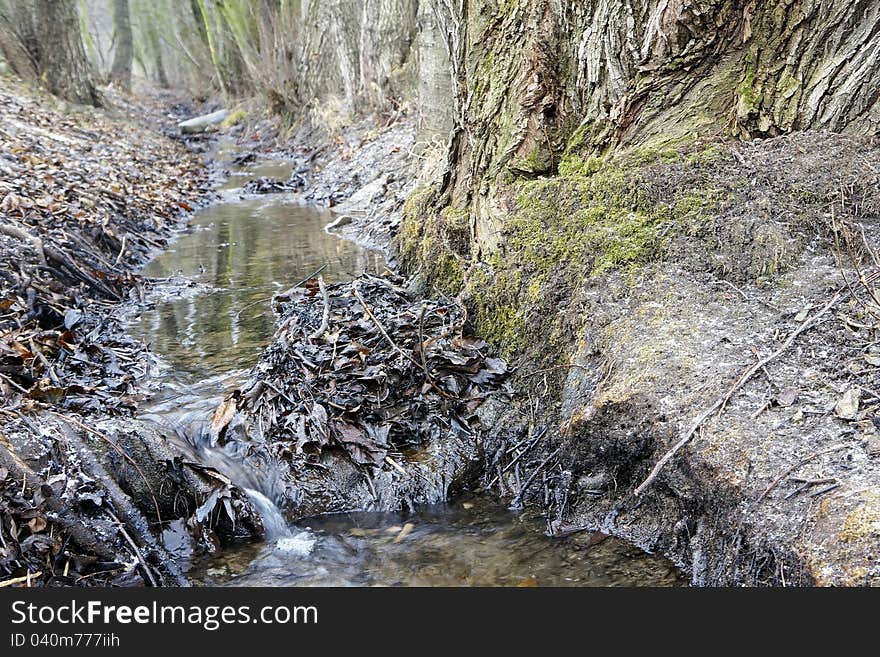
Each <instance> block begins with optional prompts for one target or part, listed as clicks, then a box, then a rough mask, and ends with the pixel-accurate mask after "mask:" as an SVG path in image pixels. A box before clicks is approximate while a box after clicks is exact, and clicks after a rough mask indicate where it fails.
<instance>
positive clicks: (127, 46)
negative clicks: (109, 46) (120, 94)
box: [110, 0, 134, 92]
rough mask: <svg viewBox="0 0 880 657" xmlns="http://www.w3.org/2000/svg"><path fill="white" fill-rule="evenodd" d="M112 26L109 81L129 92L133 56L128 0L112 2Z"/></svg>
mask: <svg viewBox="0 0 880 657" xmlns="http://www.w3.org/2000/svg"><path fill="white" fill-rule="evenodd" d="M113 26H114V30H115V32H116V52H115V53H114V55H113V66H112V67H111V69H110V80H111V81H112V82H113V84H114V85H116V86H117V87H119V88H120V89H122V90H123V91H125V92H130V91H131V62H132V58H133V55H134V48H133V44H132V35H131V14H130V12H129V7H128V0H114V2H113Z"/></svg>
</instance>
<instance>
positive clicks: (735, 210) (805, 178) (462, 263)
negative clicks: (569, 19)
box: [400, 133, 880, 585]
mask: <svg viewBox="0 0 880 657" xmlns="http://www.w3.org/2000/svg"><path fill="white" fill-rule="evenodd" d="M878 172H880V150H878V147H877V145H876V143H874V142H873V141H872V140H870V139H865V138H859V137H846V136H842V135H834V134H828V133H801V134H794V135H790V136H784V137H778V138H775V139H769V140H763V141H755V142H749V143H742V144H736V145H727V144H723V143H712V142H708V143H707V142H703V143H691V144H688V143H683V144H678V145H670V147H668V148H663V149H648V148H631V149H624V150H622V151H621V152H620V153H618V154H616V155H610V156H607V157H584V158H581V157H580V156H579V146H578V138H577V136H575V137H573V138H572V141H571V143H570V144H569V148H568V149H567V151H566V155H565V156H564V157H563V159H562V161H561V162H560V164H559V165H558V171H556V172H555V173H549V174H547V175H545V176H538V177H531V176H515V175H511V174H510V173H508V174H506V175H499V177H498V178H497V179H496V180H494V181H493V182H491V183H489V184H487V185H486V186H485V187H484V189H483V190H482V192H481V193H480V194H478V195H477V196H476V197H475V199H474V201H473V203H472V204H471V205H470V206H469V207H465V208H456V207H454V206H447V207H445V208H443V204H444V199H442V198H440V197H438V196H436V194H437V192H436V189H437V188H436V187H434V188H432V187H430V186H426V187H424V188H423V189H422V191H421V192H419V193H417V194H416V195H414V197H413V200H412V201H411V202H410V204H409V209H408V215H407V217H406V220H405V222H404V227H403V232H402V234H401V238H400V245H401V248H402V253H403V256H404V262H405V264H406V265H407V266H408V267H409V269H410V270H411V271H419V272H420V273H421V275H422V276H423V277H424V279H425V280H426V281H427V282H428V283H429V284H431V285H434V286H437V287H440V288H441V289H444V290H446V291H447V292H449V293H450V294H453V293H456V292H458V293H459V294H460V297H461V298H462V299H463V300H464V301H465V303H466V305H468V307H469V308H471V309H472V311H473V316H474V318H475V323H476V326H477V328H478V330H479V331H480V332H481V334H482V335H484V336H486V337H487V339H488V340H489V341H490V342H492V343H494V344H497V345H500V346H501V347H502V349H503V350H504V351H505V353H506V354H507V355H509V356H515V357H518V360H517V362H518V364H519V365H520V367H519V372H518V374H517V375H516V376H515V377H514V382H513V385H514V387H515V388H516V389H517V390H519V391H520V392H521V397H520V399H519V401H518V403H516V404H514V406H513V408H512V409H501V411H500V416H499V417H496V418H494V419H493V420H492V421H491V424H492V426H494V427H495V431H496V435H497V440H498V442H497V445H498V449H499V450H500V451H498V452H496V454H499V453H500V454H502V456H500V457H498V458H491V459H489V463H488V465H489V466H490V471H491V468H496V467H498V466H501V471H500V472H499V475H498V477H497V478H496V479H497V481H496V484H497V487H498V490H499V492H500V493H501V494H502V495H504V496H506V497H511V498H516V497H518V496H519V495H520V493H519V492H518V489H517V484H516V482H515V481H514V480H513V478H512V477H511V475H510V473H509V472H507V473H505V472H504V466H505V464H507V463H508V462H509V457H508V456H505V455H503V454H504V452H503V448H504V446H505V445H510V444H512V443H513V442H516V441H521V440H531V441H532V443H534V444H535V445H536V447H535V449H534V450H533V452H532V453H531V454H530V455H529V456H528V457H525V458H521V459H520V460H519V464H520V465H521V467H522V468H523V470H524V472H525V473H526V474H525V475H524V476H527V477H535V478H536V481H537V482H539V484H540V485H538V486H534V485H533V487H532V490H530V491H528V493H527V497H528V498H529V499H532V500H534V501H535V502H536V503H539V504H542V505H543V506H544V507H545V509H546V510H547V513H548V514H549V520H550V522H551V524H552V526H553V527H554V528H555V530H556V531H559V532H566V531H570V530H572V529H577V528H580V527H589V528H593V529H602V530H603V531H607V532H610V533H614V534H616V535H620V536H623V537H626V538H629V539H630V540H633V541H635V542H636V543H637V544H639V545H641V546H643V547H645V548H647V549H649V550H655V551H659V552H662V553H664V554H667V555H669V556H670V557H672V558H673V559H674V560H675V561H676V562H677V563H679V564H680V565H682V566H683V567H684V568H685V569H687V570H688V572H689V573H690V574H691V576H692V578H693V581H694V583H697V584H708V585H714V584H775V585H782V584H786V585H792V584H834V585H862V584H872V583H873V584H876V583H877V582H878V577H880V563H878V559H877V550H876V546H877V539H878V537H880V523H878V518H880V516H878V506H877V505H878V491H880V466H878V449H877V440H878V439H877V433H876V431H877V429H876V420H877V414H876V413H877V409H878V401H880V399H878V397H877V393H876V389H877V385H876V372H877V369H876V364H875V363H877V362H880V361H878V359H877V354H876V351H877V343H876V339H877V337H876V331H877V324H876V322H877V318H878V312H880V309H878V306H877V301H876V291H875V285H876V283H875V281H876V277H877V274H876V271H877V267H878V260H877V255H876V254H877V244H878V233H877V231H878V223H877V222H878V217H880V178H878ZM432 195H433V196H432ZM445 200H446V201H448V197H447V199H445ZM438 207H439V208H442V210H441V211H439V212H438ZM530 436H531V437H532V438H531V439H530V438H529V437H530ZM527 444H531V443H527ZM660 463H662V465H661V466H660V467H659V469H657V470H656V472H654V470H655V467H656V466H657V464H660ZM637 489H638V491H639V493H638V494H637V493H636V490H637Z"/></svg>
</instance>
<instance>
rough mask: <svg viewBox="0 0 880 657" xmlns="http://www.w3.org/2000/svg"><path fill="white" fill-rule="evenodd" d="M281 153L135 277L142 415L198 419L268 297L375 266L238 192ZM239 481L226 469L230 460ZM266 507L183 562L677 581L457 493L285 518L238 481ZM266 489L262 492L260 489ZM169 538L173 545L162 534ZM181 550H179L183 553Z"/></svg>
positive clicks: (252, 357) (255, 330)
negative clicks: (233, 535) (229, 538)
mask: <svg viewBox="0 0 880 657" xmlns="http://www.w3.org/2000/svg"><path fill="white" fill-rule="evenodd" d="M289 175H290V165H289V164H287V163H284V162H279V161H272V160H267V161H262V162H257V163H255V164H253V165H251V166H248V167H240V168H238V169H235V170H233V171H232V172H231V174H230V176H229V179H228V180H227V181H226V182H225V183H224V184H223V185H222V186H221V188H220V190H221V193H222V197H221V200H220V201H219V202H217V203H215V204H213V205H211V206H209V207H207V208H204V209H202V210H200V211H198V212H197V213H196V214H195V216H194V217H193V219H192V221H191V223H190V226H189V228H188V230H187V231H186V232H184V233H183V234H181V235H180V237H179V238H178V239H177V240H176V241H175V242H174V243H173V244H172V245H171V246H170V248H169V249H168V250H167V251H165V252H163V253H161V254H160V255H159V256H158V257H156V258H155V259H154V260H153V261H152V262H151V263H150V264H148V265H147V267H146V268H145V270H144V272H143V273H144V275H146V276H149V277H155V278H156V279H160V280H166V281H169V286H168V289H164V288H163V286H162V285H161V284H160V285H159V286H158V287H157V289H156V290H155V291H154V292H152V293H150V298H149V301H151V305H150V307H149V308H148V309H146V310H144V311H143V312H141V313H140V314H139V315H138V316H137V317H135V318H133V319H132V320H131V322H130V324H129V330H130V332H131V334H132V335H134V336H135V337H137V338H139V339H142V340H144V341H145V342H146V343H148V344H149V345H150V347H151V349H152V352H153V353H154V355H155V357H156V360H157V365H156V367H155V368H154V372H153V377H152V378H151V380H150V381H149V383H148V388H149V389H150V390H151V392H152V393H153V394H152V396H151V398H150V399H149V400H147V401H144V402H142V403H141V408H140V414H141V417H143V418H144V419H150V420H154V421H159V422H164V423H166V424H173V425H178V426H179V425H180V424H185V423H188V422H201V421H205V420H207V419H208V418H209V417H210V415H211V413H212V412H213V410H214V409H215V408H216V406H217V404H218V403H220V402H221V401H222V400H223V398H224V396H225V394H227V393H228V392H229V391H230V390H232V389H234V388H236V387H238V386H239V385H241V384H242V383H243V382H244V381H245V380H246V378H247V375H248V372H249V370H250V368H251V367H252V366H253V364H254V363H255V362H256V361H257V359H258V357H259V355H260V353H261V352H262V350H263V349H264V348H265V346H266V345H267V344H268V343H269V341H270V340H271V338H272V335H273V333H274V331H275V320H276V318H275V315H274V314H273V312H272V310H271V308H270V304H269V300H270V298H271V296H272V295H273V294H275V293H278V292H281V291H283V290H285V289H288V288H289V287H290V286H291V285H293V284H295V283H297V282H298V281H300V280H302V279H303V278H305V277H307V276H309V275H310V274H312V273H313V272H314V271H315V270H317V269H318V268H320V267H322V266H323V267H324V269H323V271H322V274H323V276H324V278H325V280H326V281H327V282H328V283H333V282H337V281H343V280H348V279H350V278H352V277H354V276H356V275H358V274H360V273H361V272H363V271H365V270H366V271H370V272H379V271H381V270H382V269H383V267H384V265H385V261H384V258H383V256H382V254H380V253H378V252H375V251H369V250H366V249H363V248H361V247H359V246H358V245H356V244H354V243H353V242H350V241H346V240H343V239H341V238H339V237H337V236H336V235H333V234H330V233H328V232H326V231H325V230H324V226H325V225H327V224H328V223H330V222H331V221H332V219H333V217H332V215H331V214H330V213H329V212H327V211H324V210H320V209H317V208H313V207H307V206H303V205H299V204H296V203H295V202H294V199H293V197H292V196H291V195H288V194H272V195H266V196H259V197H253V196H249V197H244V198H241V197H240V195H239V193H238V192H237V188H238V187H240V186H241V185H243V184H244V183H245V182H247V181H248V180H252V179H255V178H258V177H260V176H271V177H277V178H281V179H287V177H288V176H289ZM227 473H228V474H230V476H232V477H233V479H234V480H235V479H236V473H235V472H227ZM237 483H239V484H240V485H242V486H243V487H245V488H250V489H251V490H249V491H248V492H249V495H250V496H251V499H252V500H253V502H254V504H255V506H256V507H257V508H258V510H259V511H260V512H261V515H262V516H263V518H264V524H265V525H266V527H267V538H266V541H265V542H264V543H258V544H242V545H238V546H232V547H231V548H227V549H225V550H224V551H222V552H221V553H219V554H216V555H213V556H210V557H204V558H201V559H198V560H196V561H194V562H192V563H190V564H189V565H190V571H189V575H190V577H191V578H192V580H193V581H194V582H195V583H197V584H205V585H233V586H400V585H403V586H633V585H651V586H678V585H682V584H684V583H685V580H684V579H683V577H682V576H681V574H680V573H679V571H678V570H677V569H676V568H675V567H674V566H673V565H672V564H671V563H670V562H668V561H667V560H665V559H663V558H660V557H657V556H653V555H649V554H647V553H645V552H642V551H641V550H638V549H636V548H634V547H633V546H631V545H629V544H626V543H624V542H622V541H619V540H617V539H614V538H610V537H604V536H602V535H597V534H591V533H589V532H583V533H580V534H575V535H573V536H570V537H568V538H563V539H560V538H552V539H551V538H549V537H547V536H545V535H544V533H543V530H544V523H543V520H542V519H541V518H540V516H539V515H538V514H536V513H534V512H533V511H526V512H522V511H520V512H517V513H514V512H512V511H509V510H508V509H506V508H504V507H503V506H502V505H500V504H499V503H498V502H497V501H495V500H492V499H489V498H483V497H476V498H473V499H459V500H456V501H455V502H452V503H449V504H447V505H442V506H434V507H429V508H425V509H421V510H419V511H418V512H416V513H412V514H403V513H399V514H389V513H368V512H359V513H346V514H334V515H326V516H321V517H317V518H312V519H309V520H305V521H300V522H298V523H296V524H293V525H290V524H288V523H287V522H286V521H285V520H284V518H283V517H282V516H281V515H280V513H279V511H278V509H277V508H276V507H275V505H274V504H273V502H272V500H271V499H269V497H268V496H267V494H266V493H268V491H267V490H263V491H257V490H253V489H254V488H257V486H256V485H255V484H253V482H243V481H237ZM269 495H270V494H269ZM168 547H169V549H171V550H172V551H173V550H174V546H173V545H168ZM182 559H183V560H186V559H187V557H186V556H185V555H182Z"/></svg>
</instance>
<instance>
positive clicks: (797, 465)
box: [758, 444, 849, 502]
mask: <svg viewBox="0 0 880 657" xmlns="http://www.w3.org/2000/svg"><path fill="white" fill-rule="evenodd" d="M848 447H849V445H844V444H841V445H835V446H834V447H829V448H828V449H823V450H821V451H819V452H814V453H812V454H810V455H809V456H808V457H806V458H803V459H801V460H800V461H798V462H797V463H795V464H794V465H793V466H791V467H790V468H787V469H786V470H785V472H783V473H782V474H781V475H779V476H778V477H776V479H774V480H773V481H771V482H770V484H769V485H768V486H767V488H765V489H764V492H763V493H761V494H760V495H759V496H758V501H759V502H760V501H761V500H763V499H764V498H765V497H767V495H768V494H769V493H770V491H771V490H773V489H774V488H776V486H778V485H779V482H780V481H782V480H783V479H785V478H786V477H787V476H788V475H790V474H791V473H792V472H794V471H795V470H797V469H798V468H800V467H802V466H804V465H806V464H807V463H809V462H810V461H813V460H814V459H817V458H819V457H820V456H823V455H825V454H831V453H832V452H839V451H840V450H842V449H846V448H848Z"/></svg>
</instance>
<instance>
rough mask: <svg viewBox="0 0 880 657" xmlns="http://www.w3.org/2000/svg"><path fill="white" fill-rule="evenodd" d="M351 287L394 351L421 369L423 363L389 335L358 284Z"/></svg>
mask: <svg viewBox="0 0 880 657" xmlns="http://www.w3.org/2000/svg"><path fill="white" fill-rule="evenodd" d="M351 289H352V292H354V296H355V298H356V299H357V300H358V303H360V304H361V306H362V307H363V309H364V312H366V313H367V317H369V318H370V319H371V320H373V324H375V325H376V328H377V329H379V332H380V333H381V334H382V335H383V336H384V337H385V339H386V340H387V341H388V344H390V345H391V347H392V349H394V351H396V352H397V353H399V354H400V355H401V356H403V357H404V358H406V359H407V360H408V361H409V362H410V363H412V364H413V365H415V366H416V367H418V368H419V369H421V368H422V364H421V363H419V362H418V361H417V360H416V359H415V358H413V357H412V356H410V355H409V354H408V353H406V352H405V351H404V350H403V349H401V348H400V347H398V346H397V343H396V342H395V341H394V340H392V339H391V336H390V335H388V331H386V330H385V327H384V326H382V323H381V322H380V321H379V320H378V319H376V316H375V315H374V314H373V311H372V310H370V307H369V306H368V305H367V302H366V301H364V298H363V297H362V296H361V293H360V292H358V288H357V285H352V286H351Z"/></svg>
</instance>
